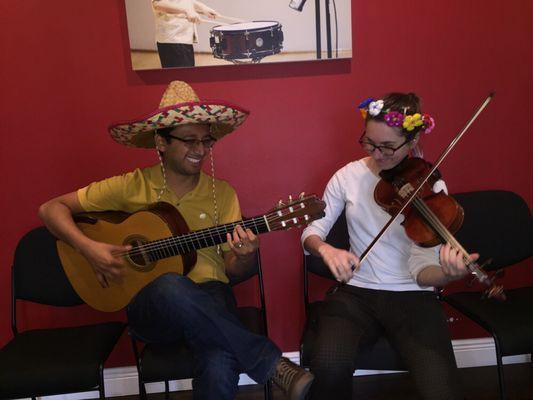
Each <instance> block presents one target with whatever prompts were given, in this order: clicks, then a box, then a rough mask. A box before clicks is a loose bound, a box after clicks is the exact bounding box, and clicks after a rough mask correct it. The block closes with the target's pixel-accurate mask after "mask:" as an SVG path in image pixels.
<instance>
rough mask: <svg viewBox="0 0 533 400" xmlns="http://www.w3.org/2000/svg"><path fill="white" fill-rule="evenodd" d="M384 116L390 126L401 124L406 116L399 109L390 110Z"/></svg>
mask: <svg viewBox="0 0 533 400" xmlns="http://www.w3.org/2000/svg"><path fill="white" fill-rule="evenodd" d="M384 118H385V122H386V123H387V125H388V126H401V125H402V123H403V119H404V116H403V114H402V113H400V112H398V111H389V112H388V113H387V114H385V117H384Z"/></svg>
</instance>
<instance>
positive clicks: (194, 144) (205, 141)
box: [166, 135, 217, 149]
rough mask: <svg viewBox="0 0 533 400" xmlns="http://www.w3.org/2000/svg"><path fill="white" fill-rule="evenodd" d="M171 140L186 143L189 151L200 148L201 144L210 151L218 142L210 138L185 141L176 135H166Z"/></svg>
mask: <svg viewBox="0 0 533 400" xmlns="http://www.w3.org/2000/svg"><path fill="white" fill-rule="evenodd" d="M166 136H167V137H169V138H172V139H176V140H179V141H180V142H182V143H184V144H185V146H187V147H188V148H189V149H192V148H195V147H198V146H200V143H201V144H202V145H203V146H204V148H206V149H210V148H211V147H213V145H214V144H215V142H216V141H217V140H216V139H215V138H214V137H211V136H208V137H206V138H203V139H202V140H199V139H183V138H180V137H177V136H174V135H166Z"/></svg>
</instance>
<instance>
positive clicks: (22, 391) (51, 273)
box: [0, 227, 126, 399]
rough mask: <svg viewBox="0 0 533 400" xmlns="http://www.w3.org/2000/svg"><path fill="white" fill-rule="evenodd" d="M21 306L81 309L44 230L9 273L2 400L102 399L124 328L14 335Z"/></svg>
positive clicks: (29, 239)
mask: <svg viewBox="0 0 533 400" xmlns="http://www.w3.org/2000/svg"><path fill="white" fill-rule="evenodd" d="M20 300H24V301H29V302H34V303H40V304H46V305H51V306H57V307H71V306H77V305H80V304H83V301H82V300H81V299H80V298H79V297H78V295H77V294H76V293H75V292H74V290H73V288H72V286H71V285H70V282H69V281H68V280H67V278H66V276H65V274H64V272H63V268H62V267H61V264H60V263H59V257H58V254H57V250H56V239H55V238H54V237H53V236H52V235H51V234H50V233H49V232H48V230H46V228H44V227H40V228H36V229H34V230H32V231H30V232H29V233H27V234H26V235H25V236H24V237H22V239H21V240H20V241H19V243H18V246H17V248H16V251H15V257H14V262H13V268H12V309H11V327H12V330H13V336H14V337H13V339H12V340H11V341H10V342H8V343H7V344H6V345H5V346H4V347H3V348H2V349H0V398H11V399H13V398H24V397H32V398H34V399H35V398H36V397H38V396H48V395H56V394H64V393H73V392H86V391H93V390H98V391H99V394H100V398H102V399H103V398H105V392H104V378H103V364H104V362H105V360H106V359H107V358H108V356H109V354H110V353H111V351H112V349H113V347H114V346H115V343H116V342H117V341H118V339H119V338H120V336H121V334H122V332H123V331H124V329H125V326H126V325H125V324H124V323H123V322H106V323H100V324H93V325H85V326H72V327H70V326H69V327H61V328H49V329H32V330H26V331H23V332H19V331H18V329H17V303H19V301H20Z"/></svg>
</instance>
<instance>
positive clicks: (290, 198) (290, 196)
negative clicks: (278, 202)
mask: <svg viewBox="0 0 533 400" xmlns="http://www.w3.org/2000/svg"><path fill="white" fill-rule="evenodd" d="M289 203H292V195H290V194H289Z"/></svg>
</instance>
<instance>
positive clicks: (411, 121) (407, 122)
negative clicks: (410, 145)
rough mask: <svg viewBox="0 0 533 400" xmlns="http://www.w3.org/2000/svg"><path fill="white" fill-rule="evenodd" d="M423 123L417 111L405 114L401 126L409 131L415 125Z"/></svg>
mask: <svg viewBox="0 0 533 400" xmlns="http://www.w3.org/2000/svg"><path fill="white" fill-rule="evenodd" d="M423 123H424V121H423V120H422V115H420V114H419V113H416V114H413V115H406V116H405V119H404V120H403V124H402V126H403V128H404V129H405V130H407V131H409V132H411V131H412V130H413V129H415V128H416V127H417V126H420V125H422V124H423Z"/></svg>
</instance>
